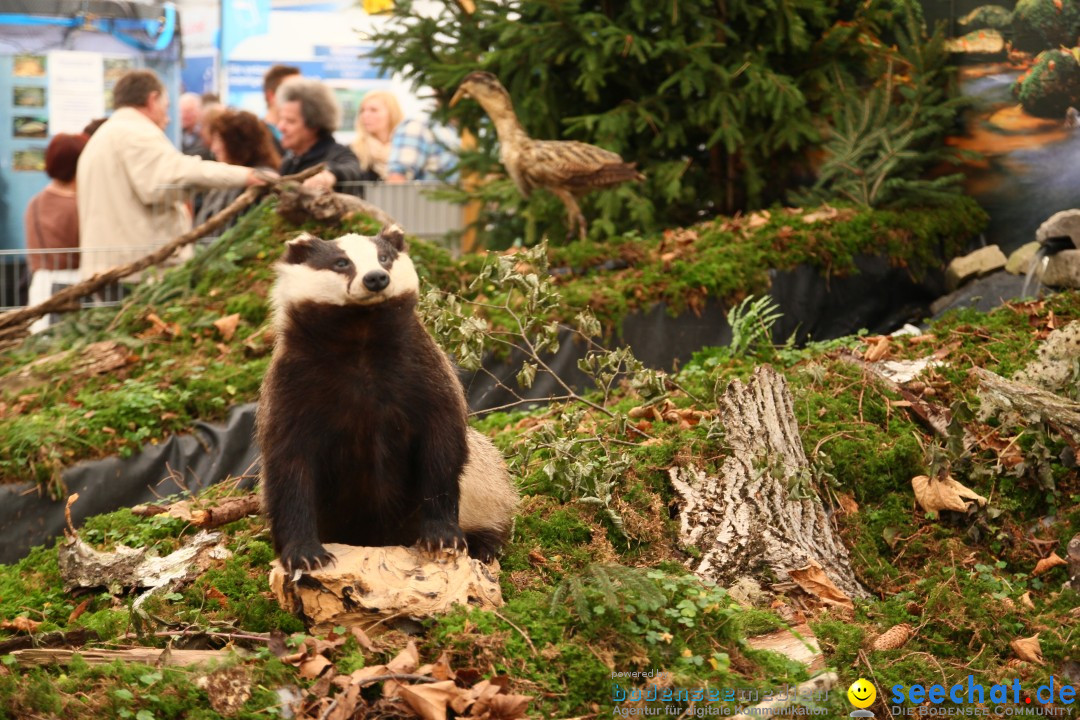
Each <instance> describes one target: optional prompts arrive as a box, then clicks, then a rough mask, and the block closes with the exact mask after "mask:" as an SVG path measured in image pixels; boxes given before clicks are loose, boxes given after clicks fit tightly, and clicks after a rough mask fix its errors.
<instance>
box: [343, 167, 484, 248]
mask: <svg viewBox="0 0 1080 720" xmlns="http://www.w3.org/2000/svg"><path fill="white" fill-rule="evenodd" d="M334 189H335V190H337V191H338V192H348V193H353V194H356V195H360V196H361V197H363V198H364V200H366V201H367V202H369V203H371V204H372V205H374V206H375V207H377V208H379V209H381V210H383V211H384V212H385V213H386V214H387V215H389V216H390V217H392V218H394V219H395V220H397V222H398V224H399V225H401V227H402V228H403V229H404V230H405V233H406V234H407V235H414V236H416V237H419V238H423V239H424V240H428V241H431V242H437V243H439V244H441V245H443V246H444V247H446V248H447V249H448V250H450V251H451V252H452V253H454V254H455V255H456V254H457V253H458V252H459V250H460V234H461V231H462V230H463V229H464V228H465V210H464V208H463V207H462V206H461V205H459V204H457V203H453V202H450V201H449V200H442V199H439V198H437V197H435V196H436V194H437V193H438V192H439V191H440V190H444V189H445V186H443V185H440V184H438V183H424V182H409V183H394V184H391V183H384V182H372V181H368V180H365V181H362V182H344V183H338V184H337V185H335V186H334Z"/></svg>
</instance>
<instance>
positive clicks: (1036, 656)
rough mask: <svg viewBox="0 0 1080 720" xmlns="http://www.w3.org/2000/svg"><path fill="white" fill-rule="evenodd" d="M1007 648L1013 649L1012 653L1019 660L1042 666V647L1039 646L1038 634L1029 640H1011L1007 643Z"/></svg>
mask: <svg viewBox="0 0 1080 720" xmlns="http://www.w3.org/2000/svg"><path fill="white" fill-rule="evenodd" d="M1009 647H1011V648H1012V649H1013V652H1014V653H1016V656H1017V657H1018V658H1020V659H1021V660H1026V661H1027V662H1033V663H1035V664H1037V665H1042V664H1043V659H1042V646H1041V645H1040V644H1039V633H1035V634H1034V635H1032V636H1031V637H1029V638H1020V639H1018V640H1013V641H1012V642H1011V643H1009Z"/></svg>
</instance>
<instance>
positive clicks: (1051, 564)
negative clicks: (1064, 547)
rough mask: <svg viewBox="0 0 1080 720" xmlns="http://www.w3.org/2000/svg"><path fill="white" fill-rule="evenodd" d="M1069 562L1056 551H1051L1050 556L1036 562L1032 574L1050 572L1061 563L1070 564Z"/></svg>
mask: <svg viewBox="0 0 1080 720" xmlns="http://www.w3.org/2000/svg"><path fill="white" fill-rule="evenodd" d="M1068 564H1069V563H1068V562H1067V561H1066V560H1065V559H1064V558H1062V557H1061V556H1059V555H1058V554H1057V553H1056V552H1052V553H1050V557H1044V558H1043V559H1042V560H1040V561H1039V562H1037V563H1035V569H1034V570H1032V571H1031V574H1032V575H1042V574H1043V573H1044V572H1049V571H1051V570H1053V569H1054V568H1056V567H1058V566H1059V565H1068Z"/></svg>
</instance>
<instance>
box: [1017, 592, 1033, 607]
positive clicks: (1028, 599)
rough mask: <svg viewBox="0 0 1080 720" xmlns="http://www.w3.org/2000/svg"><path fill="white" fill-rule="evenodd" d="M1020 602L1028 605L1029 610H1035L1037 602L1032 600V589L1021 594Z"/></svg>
mask: <svg viewBox="0 0 1080 720" xmlns="http://www.w3.org/2000/svg"><path fill="white" fill-rule="evenodd" d="M1020 604H1021V605H1023V606H1024V607H1026V608H1027V609H1029V610H1034V609H1035V603H1033V602H1032V601H1031V591H1030V590H1028V591H1027V592H1026V593H1024V594H1023V595H1021V596H1020Z"/></svg>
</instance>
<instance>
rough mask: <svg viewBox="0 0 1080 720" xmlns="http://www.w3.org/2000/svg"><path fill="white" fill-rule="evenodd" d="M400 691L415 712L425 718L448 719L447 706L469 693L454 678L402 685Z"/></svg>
mask: <svg viewBox="0 0 1080 720" xmlns="http://www.w3.org/2000/svg"><path fill="white" fill-rule="evenodd" d="M399 693H400V695H401V699H402V700H404V701H405V704H406V705H408V706H409V707H410V708H411V709H412V711H413V712H414V713H416V714H417V715H419V716H420V717H421V718H423V719H424V720H446V707H447V705H449V704H450V702H451V701H452V700H453V699H454V698H455V697H458V696H461V695H465V694H467V693H468V691H467V690H464V689H462V688H459V687H458V686H457V685H455V684H454V681H453V680H443V681H441V682H434V683H427V684H425V685H402V686H401V688H400V690H399Z"/></svg>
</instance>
